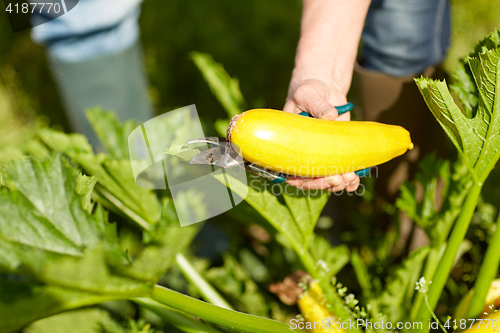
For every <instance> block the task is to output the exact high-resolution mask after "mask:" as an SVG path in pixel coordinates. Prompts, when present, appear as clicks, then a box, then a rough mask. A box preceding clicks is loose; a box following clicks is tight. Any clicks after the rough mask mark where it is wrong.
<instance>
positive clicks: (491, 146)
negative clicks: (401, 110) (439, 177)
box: [415, 31, 500, 183]
mask: <svg viewBox="0 0 500 333" xmlns="http://www.w3.org/2000/svg"><path fill="white" fill-rule="evenodd" d="M498 40H499V32H498V31H495V32H494V33H492V34H491V35H490V36H488V37H487V38H486V39H485V40H483V41H482V42H481V43H480V44H479V45H478V47H477V48H476V51H475V52H474V53H473V57H471V58H469V60H468V64H469V67H470V71H471V73H472V78H473V82H475V85H476V87H477V90H475V89H474V88H473V87H472V86H471V82H472V79H467V78H466V77H467V75H468V73H467V71H466V70H465V69H463V68H462V69H460V70H458V72H457V74H456V77H457V78H459V79H461V81H460V82H457V83H456V84H455V86H454V87H455V88H454V90H455V91H457V92H458V96H459V98H461V102H462V105H464V107H465V109H466V113H467V114H473V117H472V118H470V119H469V118H467V117H466V116H465V115H464V114H463V113H462V111H461V110H460V109H459V107H458V106H457V105H456V104H455V102H454V101H453V98H452V97H451V95H450V92H449V91H448V88H447V87H446V82H444V81H443V82H441V81H435V80H431V79H427V78H423V77H421V78H419V79H416V80H415V82H416V83H417V86H418V87H419V89H420V92H421V93H422V95H423V96H424V99H425V101H426V103H427V105H428V107H429V109H430V110H431V111H432V113H433V114H434V116H435V117H436V119H437V120H438V122H439V123H440V125H441V126H442V127H443V129H444V130H445V132H446V133H447V134H448V136H449V137H450V139H451V141H452V142H453V144H454V145H455V147H456V148H457V149H458V151H459V152H460V153H461V155H462V156H463V158H464V160H465V162H466V164H467V167H468V168H469V170H470V172H471V174H472V176H473V177H474V178H475V179H476V181H478V182H481V183H482V182H483V181H484V180H485V179H486V177H487V176H488V174H489V172H490V171H491V169H492V168H493V167H494V165H495V164H496V162H497V161H498V159H499V157H500V150H499V147H500V49H499V48H498V46H499V44H498ZM469 77H470V75H469ZM475 91H477V95H478V103H477V108H476V111H475V113H474V112H470V111H471V109H472V108H473V107H474V106H475V100H474V97H470V96H475Z"/></svg>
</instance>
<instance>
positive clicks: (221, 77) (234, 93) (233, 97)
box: [191, 52, 245, 117]
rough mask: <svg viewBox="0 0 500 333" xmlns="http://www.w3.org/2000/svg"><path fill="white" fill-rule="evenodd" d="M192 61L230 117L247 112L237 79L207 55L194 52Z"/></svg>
mask: <svg viewBox="0 0 500 333" xmlns="http://www.w3.org/2000/svg"><path fill="white" fill-rule="evenodd" d="M191 59H192V60H193V62H194V63H195V65H196V67H198V69H199V70H200V72H201V74H202V75H203V78H204V79H205V81H206V82H207V84H208V86H209V87H210V90H211V91H212V93H213V94H214V95H215V97H217V100H218V101H219V103H220V104H222V106H223V107H224V109H225V110H226V112H227V114H228V116H229V117H234V116H235V115H237V114H239V113H241V112H243V111H244V110H245V101H244V99H243V95H242V94H241V91H240V85H239V83H238V80H237V79H234V78H232V77H230V76H229V74H228V73H227V72H226V71H225V70H224V67H222V65H220V64H218V63H217V62H215V61H214V60H213V58H212V57H211V56H210V55H208V54H206V53H200V52H192V53H191Z"/></svg>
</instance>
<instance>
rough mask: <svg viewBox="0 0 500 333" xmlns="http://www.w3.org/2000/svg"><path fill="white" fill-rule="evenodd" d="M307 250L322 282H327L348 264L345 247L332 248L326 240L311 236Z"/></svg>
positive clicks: (347, 249)
mask: <svg viewBox="0 0 500 333" xmlns="http://www.w3.org/2000/svg"><path fill="white" fill-rule="evenodd" d="M312 235H313V236H312V237H311V239H310V245H309V249H310V252H311V255H312V257H313V259H314V260H315V266H316V268H317V270H318V272H319V277H320V278H321V279H322V280H325V281H329V280H330V279H331V278H332V277H333V276H334V275H336V274H337V273H338V272H340V270H341V269H342V268H344V266H345V265H346V264H347V263H348V262H349V248H348V247H347V245H338V246H332V245H331V244H330V242H329V241H328V240H326V239H325V238H323V237H321V236H318V235H316V234H312Z"/></svg>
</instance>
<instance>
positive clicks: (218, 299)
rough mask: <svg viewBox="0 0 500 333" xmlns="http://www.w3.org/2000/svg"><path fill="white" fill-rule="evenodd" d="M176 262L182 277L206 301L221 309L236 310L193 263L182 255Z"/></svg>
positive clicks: (176, 258) (178, 254)
mask: <svg viewBox="0 0 500 333" xmlns="http://www.w3.org/2000/svg"><path fill="white" fill-rule="evenodd" d="M175 262H176V264H177V267H178V268H179V269H180V271H181V273H182V275H184V277H185V278H186V279H187V280H188V281H189V282H191V283H192V284H193V285H194V286H195V287H196V289H198V291H199V292H200V293H201V295H202V297H203V299H204V300H206V301H207V302H210V303H212V304H213V305H217V306H220V307H221V308H225V309H229V310H234V309H233V307H232V306H231V305H230V304H229V303H228V302H227V301H226V300H225V299H224V298H223V297H222V296H221V295H220V294H219V293H218V292H217V290H215V288H214V287H213V286H212V285H211V284H210V283H208V282H207V281H206V280H205V279H204V278H203V277H202V276H201V275H200V273H198V271H197V270H196V269H195V268H194V267H193V266H192V265H191V263H190V262H189V261H188V260H187V259H186V257H184V256H183V255H182V254H181V253H177V255H176V256H175Z"/></svg>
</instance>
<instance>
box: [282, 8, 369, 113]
mask: <svg viewBox="0 0 500 333" xmlns="http://www.w3.org/2000/svg"><path fill="white" fill-rule="evenodd" d="M303 2H304V6H303V13H302V23H301V37H300V41H299V45H298V47H297V55H296V57H295V68H294V70H293V74H292V80H291V83H290V89H289V94H288V101H287V104H286V105H285V111H288V112H295V113H296V112H300V111H307V112H309V113H310V114H311V115H312V116H314V117H317V118H325V119H335V118H336V116H337V113H336V111H335V109H334V108H333V105H342V104H345V103H347V101H346V94H347V92H348V91H349V87H350V85H351V79H352V71H353V68H354V62H355V59H356V54H357V51H358V44H359V39H360V37H361V32H362V30H363V25H364V22H365V18H366V13H367V12H368V7H369V5H370V2H371V1H369V0H349V1H346V0H304V1H303ZM314 81H319V84H321V85H323V87H321V89H320V91H318V92H316V91H314V89H312V90H313V91H309V89H302V90H305V91H301V89H299V88H301V87H303V86H307V85H308V84H313V85H317V84H318V83H315V82H314ZM315 88H316V89H318V88H319V87H315ZM323 90H325V91H323ZM332 104H333V105H332ZM327 109H329V110H330V111H333V112H332V113H331V114H328V115H327V114H324V113H322V112H323V111H325V110H327Z"/></svg>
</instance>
